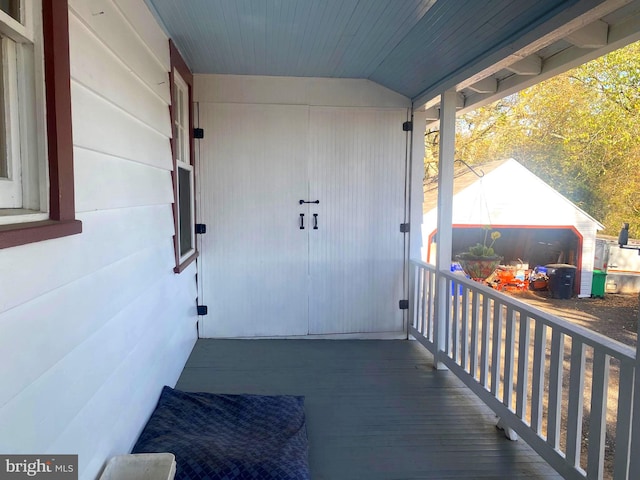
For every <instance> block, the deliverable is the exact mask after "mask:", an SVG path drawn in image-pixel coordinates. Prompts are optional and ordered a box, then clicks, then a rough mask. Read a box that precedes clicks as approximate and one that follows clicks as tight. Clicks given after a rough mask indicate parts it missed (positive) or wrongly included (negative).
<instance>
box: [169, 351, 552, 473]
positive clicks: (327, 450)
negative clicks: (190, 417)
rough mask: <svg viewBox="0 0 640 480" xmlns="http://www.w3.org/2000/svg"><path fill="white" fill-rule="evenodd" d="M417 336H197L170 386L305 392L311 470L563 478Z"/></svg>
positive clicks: (214, 390)
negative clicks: (438, 364) (437, 364)
mask: <svg viewBox="0 0 640 480" xmlns="http://www.w3.org/2000/svg"><path fill="white" fill-rule="evenodd" d="M432 365H433V363H432V357H431V355H430V354H429V353H428V352H427V351H426V350H425V349H424V348H423V347H422V346H421V345H419V344H418V343H417V342H413V341H402V340H399V341H384V340H379V341H377V340H373V341H369V340H353V341H352V340H199V341H198V342H197V344H196V346H195V348H194V350H193V352H192V354H191V357H190V358H189V361H188V362H187V365H186V367H185V369H184V371H183V373H182V375H181V377H180V379H179V381H178V384H177V386H176V388H178V389H181V390H186V391H194V392H195V391H204V392H212V393H252V394H261V395H279V394H289V395H304V396H305V397H306V398H305V411H306V415H307V432H308V437H309V444H310V452H309V463H310V467H311V474H312V478H313V480H342V479H344V480H359V479H362V480H378V479H422V478H431V479H453V478H455V479H462V478H469V479H479V478H483V479H484V478H495V479H516V478H560V477H559V475H557V474H556V473H555V471H554V470H553V469H552V468H551V467H549V466H548V465H547V464H546V463H545V462H544V460H542V459H541V458H540V457H539V456H538V455H537V454H536V453H535V452H533V451H532V450H531V449H530V448H529V447H528V446H527V445H526V444H525V443H524V442H523V441H522V440H519V441H517V442H511V441H509V440H507V439H506V438H505V437H504V435H503V433H502V432H500V431H499V430H497V429H496V428H495V426H494V425H495V416H494V415H493V414H492V412H491V411H490V410H489V409H488V408H487V407H485V406H484V405H483V404H482V403H481V402H480V400H478V399H477V398H476V397H475V396H474V394H473V393H471V391H470V390H468V389H467V388H466V387H465V386H464V385H463V384H462V383H461V382H460V381H459V380H458V379H457V378H456V377H455V376H454V375H453V374H452V373H450V372H447V371H435V370H433V368H432Z"/></svg>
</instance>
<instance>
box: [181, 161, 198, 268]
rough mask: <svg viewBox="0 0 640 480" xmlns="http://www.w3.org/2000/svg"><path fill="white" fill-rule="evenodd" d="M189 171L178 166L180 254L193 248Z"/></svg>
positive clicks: (184, 253)
mask: <svg viewBox="0 0 640 480" xmlns="http://www.w3.org/2000/svg"><path fill="white" fill-rule="evenodd" d="M191 204H192V202H191V172H190V171H189V170H187V169H186V168H180V167H178V213H179V215H178V216H179V221H178V222H179V225H178V228H179V230H180V256H183V255H186V254H187V253H189V251H190V250H191V249H192V248H193V235H194V232H193V225H192V224H191Z"/></svg>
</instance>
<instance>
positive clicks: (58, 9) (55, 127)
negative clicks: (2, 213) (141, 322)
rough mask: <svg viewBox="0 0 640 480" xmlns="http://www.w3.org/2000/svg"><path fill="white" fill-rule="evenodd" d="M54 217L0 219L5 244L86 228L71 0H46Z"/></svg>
mask: <svg viewBox="0 0 640 480" xmlns="http://www.w3.org/2000/svg"><path fill="white" fill-rule="evenodd" d="M42 23H43V25H42V38H43V42H44V79H45V91H46V110H47V154H48V162H49V220H43V221H40V222H29V223H18V224H13V225H0V248H8V247H14V246H17V245H25V244H27V243H33V242H40V241H43V240H50V239H52V238H59V237H65V236H67V235H74V234H77V233H80V232H82V222H80V221H79V220H76V218H75V214H76V212H75V203H74V179H73V136H72V133H71V74H70V63H69V8H68V4H67V0H42Z"/></svg>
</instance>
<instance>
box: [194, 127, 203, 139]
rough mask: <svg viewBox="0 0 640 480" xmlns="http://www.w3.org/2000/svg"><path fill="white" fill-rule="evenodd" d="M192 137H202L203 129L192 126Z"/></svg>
mask: <svg viewBox="0 0 640 480" xmlns="http://www.w3.org/2000/svg"><path fill="white" fill-rule="evenodd" d="M193 138H204V129H203V128H194V129H193Z"/></svg>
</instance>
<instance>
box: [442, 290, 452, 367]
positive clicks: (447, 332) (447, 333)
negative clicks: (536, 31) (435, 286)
mask: <svg viewBox="0 0 640 480" xmlns="http://www.w3.org/2000/svg"><path fill="white" fill-rule="evenodd" d="M445 284H446V286H447V294H446V295H447V296H446V300H447V301H446V302H445V305H446V313H445V317H444V318H445V322H444V345H442V350H443V351H444V353H445V355H447V356H450V354H451V342H450V341H451V282H449V281H448V282H446V283H445Z"/></svg>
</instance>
